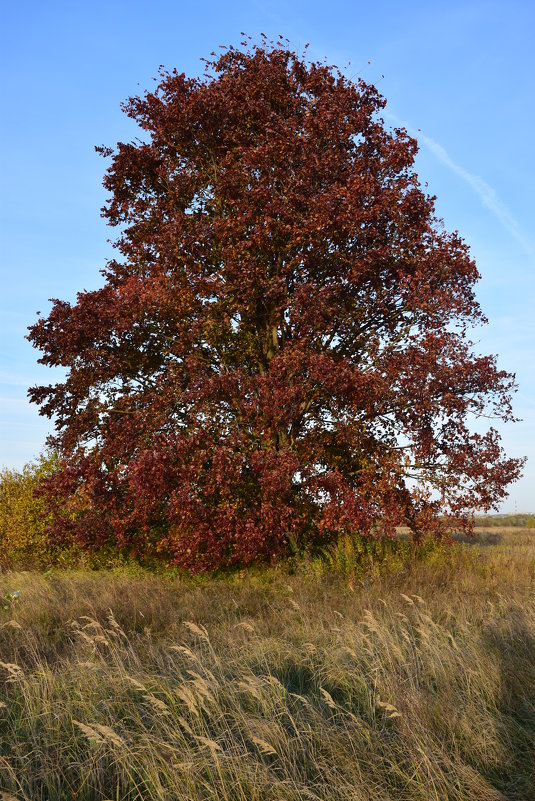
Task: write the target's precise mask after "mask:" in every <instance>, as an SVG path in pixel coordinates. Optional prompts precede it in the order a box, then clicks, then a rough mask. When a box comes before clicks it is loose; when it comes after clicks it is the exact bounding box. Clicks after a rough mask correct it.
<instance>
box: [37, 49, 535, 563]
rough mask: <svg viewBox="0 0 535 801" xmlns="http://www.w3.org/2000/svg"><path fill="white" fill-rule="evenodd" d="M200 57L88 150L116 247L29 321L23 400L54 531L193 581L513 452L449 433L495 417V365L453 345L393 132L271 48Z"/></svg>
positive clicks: (477, 497)
mask: <svg viewBox="0 0 535 801" xmlns="http://www.w3.org/2000/svg"><path fill="white" fill-rule="evenodd" d="M213 55H214V54H213ZM206 67H207V68H206V72H205V75H204V76H203V77H202V78H188V77H186V76H185V75H184V74H179V73H178V72H176V71H173V72H171V73H167V72H163V73H161V76H160V83H159V85H158V86H157V88H156V89H155V91H154V92H147V93H146V94H145V95H144V96H143V97H135V98H132V99H130V100H129V101H128V102H127V103H126V104H125V105H124V110H125V111H126V113H127V114H128V116H129V117H131V118H132V119H133V120H135V121H136V122H137V123H138V124H139V126H140V128H141V129H142V131H143V136H142V138H141V139H137V140H135V141H134V142H131V143H128V144H124V143H119V144H118V146H117V148H116V150H114V151H112V150H108V149H107V148H100V150H101V152H103V154H104V155H107V156H112V160H111V165H110V167H109V169H108V171H107V174H106V177H105V179H104V185H105V187H106V189H107V190H108V191H109V193H110V197H109V200H108V203H107V206H106V207H105V209H104V210H103V213H104V216H105V217H106V218H107V219H108V221H109V224H110V225H112V226H118V227H119V231H120V233H119V235H118V239H117V241H116V248H117V250H118V253H119V254H120V256H119V257H118V258H117V259H116V260H112V261H110V262H109V263H108V264H107V266H106V269H105V270H104V271H103V275H104V277H105V283H104V286H102V288H101V289H98V290H96V291H93V292H83V293H80V294H79V295H78V298H77V302H76V304H75V305H71V304H69V303H67V302H64V301H60V300H55V301H54V305H53V307H52V310H51V312H50V314H49V316H48V318H47V319H40V320H39V321H38V322H37V323H36V324H35V325H33V326H32V327H31V328H30V334H29V339H30V341H31V342H32V343H33V344H34V345H35V346H36V347H37V348H39V349H41V351H42V352H43V355H42V357H41V359H40V361H41V362H42V363H44V364H47V365H54V366H55V365H59V366H62V367H64V368H66V378H65V380H64V381H63V382H61V383H57V384H55V385H51V386H44V387H43V386H41V387H34V388H32V389H31V390H30V396H31V399H32V400H33V401H34V402H36V403H38V404H40V406H41V413H43V414H46V415H49V416H54V417H55V421H56V436H55V438H54V440H53V444H54V445H55V446H56V447H57V448H58V449H59V451H60V453H61V455H62V460H63V461H62V469H61V470H60V471H59V472H57V473H56V474H55V475H54V476H53V477H52V478H51V479H49V485H48V487H47V492H48V494H49V498H50V504H51V506H52V507H53V508H54V509H55V511H56V514H55V523H54V530H55V532H56V535H57V536H58V538H61V537H74V538H75V539H77V540H78V541H80V542H83V543H86V544H88V545H90V546H94V547H99V546H100V545H102V544H103V543H109V542H114V543H116V544H117V545H118V546H120V547H127V548H133V549H135V550H137V551H138V552H141V553H146V552H154V551H161V552H162V553H163V554H164V555H165V556H166V557H167V558H168V559H169V560H170V561H171V562H173V563H175V564H179V565H183V566H185V567H188V568H192V569H196V570H203V569H208V568H213V567H217V566H224V565H230V564H233V563H248V562H250V561H252V560H254V559H257V558H270V557H272V556H274V555H276V554H279V553H281V552H283V551H284V550H285V549H287V548H288V546H289V544H292V543H293V544H300V543H301V544H306V543H309V542H328V541H329V540H330V539H332V538H334V537H336V536H337V535H338V534H339V533H340V532H345V531H359V532H362V533H363V534H365V535H369V534H372V535H374V536H388V535H389V534H391V533H392V532H393V530H394V528H395V526H397V525H399V524H405V525H409V526H410V527H411V529H412V530H413V531H414V532H415V534H416V535H417V536H419V535H420V534H421V533H422V532H423V531H428V530H436V531H438V530H439V529H440V528H441V527H443V526H444V525H445V524H446V523H447V522H448V521H449V522H450V523H451V522H454V523H455V524H458V523H459V522H463V521H465V520H466V519H467V515H469V514H470V512H471V510H473V509H475V508H479V509H489V508H492V507H494V506H495V505H496V503H497V502H498V501H500V499H501V498H503V496H504V494H505V487H506V485H507V484H508V483H509V482H511V481H512V480H514V479H515V478H517V477H518V475H519V470H520V467H521V461H520V460H514V459H507V458H506V457H505V456H504V454H503V452H502V449H501V447H500V440H499V436H498V434H497V432H496V431H495V430H493V429H492V428H491V429H490V430H489V431H488V432H487V433H472V432H471V428H470V424H471V422H472V421H473V420H475V419H477V418H479V417H482V416H484V415H488V414H490V415H491V416H492V415H494V416H496V417H498V418H501V419H509V418H511V407H510V394H511V390H512V389H513V377H512V376H511V375H510V374H508V373H505V372H503V371H500V370H498V369H497V366H496V361H495V358H494V357H491V356H478V355H475V354H474V352H473V343H472V342H470V340H469V331H470V328H471V327H472V326H473V325H474V324H476V323H480V322H484V318H483V316H482V313H481V311H480V308H479V306H478V303H477V301H476V299H475V297H474V292H473V286H474V283H475V281H476V280H477V278H478V272H477V270H476V266H475V264H474V262H473V261H472V260H471V259H470V256H469V253H468V248H467V246H466V244H465V243H464V242H463V241H462V240H461V239H460V238H459V236H458V235H457V234H456V233H454V234H449V233H446V232H444V230H443V229H442V226H441V224H440V222H439V221H438V220H437V219H436V218H435V216H434V207H433V198H431V197H429V196H427V195H426V194H425V193H424V192H423V191H422V189H421V188H420V185H419V183H418V179H417V176H416V175H415V173H414V171H413V161H414V156H415V153H416V151H417V143H416V141H415V140H414V139H412V138H411V137H410V136H408V135H407V133H406V131H404V130H402V129H394V130H392V131H390V130H387V128H386V127H385V125H384V122H383V120H382V119H381V118H380V116H379V114H380V110H381V109H382V108H383V106H384V100H383V99H382V97H381V96H380V95H379V94H378V92H377V91H376V89H375V88H374V87H373V86H371V85H369V84H366V83H364V82H362V81H359V82H358V83H354V82H352V81H350V80H348V79H346V78H345V77H344V76H343V75H342V74H340V72H339V71H338V70H337V69H336V68H330V67H327V66H325V65H324V64H317V63H309V62H307V61H306V60H305V59H304V58H301V57H299V56H298V55H296V53H294V52H291V51H290V50H288V49H287V48H286V46H283V44H282V43H281V42H279V43H277V44H276V45H271V44H268V43H267V42H264V43H263V44H262V45H258V46H255V45H253V46H251V47H249V49H247V46H245V48H244V49H243V50H240V49H235V48H232V47H231V48H229V49H225V50H224V51H223V54H222V55H221V56H219V57H215V55H214V58H213V60H212V61H209V62H207V64H206Z"/></svg>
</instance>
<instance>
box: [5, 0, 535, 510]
mask: <svg viewBox="0 0 535 801" xmlns="http://www.w3.org/2000/svg"><path fill="white" fill-rule="evenodd" d="M2 18H3V36H2V40H3V41H2V48H1V55H0V64H1V67H0V69H1V82H0V83H1V89H0V92H1V108H2V117H3V120H2V125H1V129H0V159H1V166H0V169H1V173H0V174H1V176H2V192H1V196H0V228H1V231H0V278H1V285H2V290H3V291H2V295H1V296H0V466H1V465H7V466H10V467H21V466H22V465H23V464H24V463H25V462H27V461H28V460H30V459H31V458H33V457H35V456H36V455H37V454H38V453H39V452H40V450H41V448H42V446H43V444H44V440H45V437H46V434H47V432H48V430H49V427H50V423H49V421H48V420H46V419H45V418H40V417H39V416H38V414H37V410H36V409H35V408H34V407H32V406H30V405H29V404H28V402H27V400H26V390H27V388H28V386H29V385H31V384H35V383H50V382H52V381H54V376H53V374H52V373H50V371H49V370H47V369H45V368H43V367H40V366H39V365H37V363H36V360H37V357H38V354H37V352H35V351H33V349H32V348H31V347H30V345H29V344H28V343H27V342H26V341H25V340H24V336H25V334H26V327H27V326H28V325H30V324H31V323H33V322H34V320H35V313H36V311H37V310H40V311H41V312H42V313H44V314H46V313H47V312H48V310H49V308H50V304H49V302H48V298H50V297H59V298H63V299H68V300H73V299H74V297H75V294H76V292H77V291H78V290H82V289H93V288H95V287H96V286H98V285H99V284H100V283H101V277H100V275H99V269H100V268H101V267H103V266H104V262H105V259H106V258H107V257H109V256H110V252H111V249H110V246H109V244H107V239H108V237H110V236H113V231H111V232H110V231H109V230H108V229H107V228H106V225H105V223H104V221H103V220H102V219H101V218H100V213H99V209H100V207H101V206H102V205H103V202H104V199H105V193H104V190H103V188H102V186H101V180H102V175H103V172H104V168H105V162H104V161H103V160H102V159H101V158H100V157H98V156H97V154H96V153H95V152H94V145H96V144H101V143H104V144H108V145H114V144H115V142H116V141H117V140H120V139H122V140H125V139H126V140H128V139H130V138H132V137H133V136H134V135H135V129H134V128H133V126H132V124H131V123H130V122H129V121H128V120H127V118H126V117H125V116H124V115H123V114H122V112H121V110H120V102H121V101H122V100H124V99H126V98H127V97H128V96H129V95H133V94H138V93H139V92H142V91H143V90H144V89H145V88H149V87H151V86H152V85H153V83H152V78H153V77H154V76H155V75H156V74H157V71H158V66H159V65H160V64H163V65H165V66H166V67H168V68H172V67H177V68H178V69H179V70H181V71H185V72H186V73H188V74H199V73H200V72H201V71H202V65H201V63H200V60H199V59H200V58H201V57H203V56H208V55H209V53H210V51H211V50H214V49H216V48H217V46H218V45H219V44H230V43H235V44H237V43H239V41H240V40H241V38H242V37H241V35H240V32H241V31H245V32H247V33H248V34H250V35H251V36H253V37H254V38H255V39H256V38H258V37H259V35H260V33H261V32H264V33H265V34H267V35H268V36H269V37H273V38H276V37H277V35H278V34H282V35H284V36H287V37H288V38H289V39H290V43H291V45H292V46H293V47H294V48H295V49H298V50H299V49H302V48H303V46H304V45H305V43H307V42H309V43H310V47H309V51H308V52H309V55H310V56H311V57H312V58H318V59H323V58H324V57H326V58H327V60H328V62H330V63H334V64H337V65H338V66H339V67H340V68H342V69H343V70H344V72H345V73H346V74H347V75H348V76H352V77H354V78H356V77H358V76H361V77H363V78H364V79H366V80H368V81H370V82H372V83H374V84H375V85H376V86H377V87H378V88H379V90H380V91H381V93H382V94H383V95H384V96H385V97H386V99H387V101H388V105H387V109H386V112H385V120H386V122H387V123H391V124H394V125H397V124H399V122H402V123H403V124H404V125H406V126H407V127H408V128H409V129H410V130H411V132H416V136H417V137H418V139H419V141H420V144H421V148H420V153H419V155H418V160H417V170H418V173H419V175H420V178H421V180H422V182H424V181H427V182H428V185H429V186H428V188H429V191H430V192H431V193H432V194H435V195H437V211H438V213H439V214H440V215H441V216H442V217H443V218H444V222H445V225H446V228H448V229H449V230H453V229H457V230H459V231H460V233H461V234H462V236H463V237H464V239H465V240H466V241H467V242H468V243H469V245H470V247H471V251H472V254H473V256H474V257H475V259H476V261H477V264H478V266H479V269H480V272H481V273H482V276H483V277H482V280H481V282H480V284H479V286H478V290H477V292H478V297H479V299H480V301H481V304H482V306H483V309H484V311H485V312H486V314H487V317H488V318H489V325H488V326H487V327H486V329H483V330H481V331H480V332H478V339H479V342H480V344H479V346H478V347H479V349H480V350H481V351H482V352H486V353H498V354H499V357H500V360H499V363H500V365H501V366H503V367H504V368H506V369H508V370H511V371H514V372H516V374H517V380H518V383H519V392H518V394H517V396H516V401H515V411H516V413H517V415H518V416H519V417H521V418H522V419H523V422H521V423H517V424H516V425H508V426H505V427H504V428H503V440H504V445H505V447H506V450H507V451H508V452H509V453H510V454H511V455H527V456H528V459H529V461H528V464H527V466H526V469H525V475H524V478H523V479H522V480H521V481H519V482H518V483H517V484H515V485H513V486H512V488H511V494H510V498H509V500H508V501H507V502H506V503H505V504H504V507H503V510H504V511H514V510H515V508H516V509H518V511H532V512H535V497H534V496H533V489H534V488H535V374H534V367H533V366H534V364H535V334H534V326H533V313H532V312H533V310H534V309H535V233H534V232H533V188H534V187H535V159H534V157H533V147H534V135H533V131H534V129H535V105H534V97H535V95H534V93H533V80H534V78H535V69H534V67H535V55H534V48H533V33H534V25H535V5H533V4H532V3H531V2H527V1H526V2H514V0H513V2H507V3H506V2H470V1H468V2H461V1H459V0H453V1H452V2H432V3H431V2H425V3H424V2H411V1H410V0H407V2H403V3H400V2H394V1H393V0H383V1H382V2H381V0H378V1H377V2H375V3H373V4H372V3H370V2H369V1H368V2H361V0H356V1H354V2H349V1H348V2H341V0H334V2H333V1H332V0H331V2H330V3H327V4H325V3H319V2H315V1H312V2H311V0H308V1H307V2H303V1H301V0H299V1H298V2H291V0H286V2H281V0H276V1H275V2H267V0H251V1H250V2H245V1H244V2H230V3H227V4H222V3H219V2H214V0H205V2H203V3H202V4H193V3H183V2H170V1H168V2H163V1H162V0H152V2H150V3H149V2H124V0H108V2H106V3H104V2H101V1H100V0H95V1H94V2H91V3H87V2H80V3H72V2H54V0H51V1H50V2H46V3H43V2H33V1H32V0H29V1H28V2H25V3H23V4H17V5H16V4H14V3H9V4H8V3H7V2H5V3H4V5H3V13H2ZM368 62H370V63H368ZM49 373H50V374H49Z"/></svg>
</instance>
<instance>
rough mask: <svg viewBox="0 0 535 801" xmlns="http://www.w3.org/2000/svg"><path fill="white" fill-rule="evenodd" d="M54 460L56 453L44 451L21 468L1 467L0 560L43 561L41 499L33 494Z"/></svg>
mask: <svg viewBox="0 0 535 801" xmlns="http://www.w3.org/2000/svg"><path fill="white" fill-rule="evenodd" d="M56 464H57V457H56V456H55V454H45V455H42V456H40V457H39V459H38V460H37V461H36V462H31V463H29V464H27V465H25V466H24V467H23V469H22V470H20V471H19V470H10V469H9V468H3V469H2V470H0V563H1V564H4V565H5V564H13V563H16V564H21V563H25V562H31V563H34V564H39V563H42V562H43V561H46V558H47V554H48V551H49V543H48V540H47V537H46V534H45V529H46V526H47V523H48V519H47V518H46V517H44V516H43V513H44V508H45V507H44V501H43V499H42V498H37V497H35V494H34V491H35V489H36V487H37V484H38V483H39V481H40V479H42V478H43V477H44V476H46V475H49V474H50V473H51V472H52V471H53V470H54V469H55V466H56Z"/></svg>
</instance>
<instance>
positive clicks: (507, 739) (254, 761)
mask: <svg viewBox="0 0 535 801" xmlns="http://www.w3.org/2000/svg"><path fill="white" fill-rule="evenodd" d="M491 535H492V536H491ZM491 535H488V536H487V535H485V533H482V534H481V535H480V537H481V543H480V544H475V545H469V544H464V543H461V544H459V545H455V546H453V547H452V548H440V547H435V548H429V549H427V550H425V549H424V550H423V551H418V552H411V546H409V545H407V546H406V547H405V548H398V549H396V548H392V549H391V550H388V549H386V550H384V551H383V552H379V550H378V549H376V550H375V551H374V550H373V549H372V550H370V549H367V548H365V547H364V546H358V545H355V544H354V543H352V542H350V541H346V542H344V543H341V544H340V545H339V547H338V548H337V549H335V550H333V551H331V553H330V554H328V555H327V556H326V558H324V559H323V560H321V561H320V560H312V559H311V560H309V561H308V562H301V563H298V564H296V565H294V566H293V571H292V572H291V573H290V572H289V571H288V570H287V569H286V568H283V567H279V568H276V569H271V570H264V571H259V572H257V573H254V572H247V573H245V574H243V575H240V574H235V575H234V576H232V577H227V578H226V579H225V580H221V579H220V580H218V579H205V580H202V581H201V580H197V581H195V582H193V581H186V580H184V579H180V578H177V577H171V576H156V575H150V574H148V573H143V572H141V571H139V572H137V573H136V572H130V573H129V572H126V571H124V570H123V571H120V572H119V571H116V572H96V573H90V572H86V573H82V572H77V573H76V572H73V573H67V572H64V573H60V572H57V573H49V574H47V575H43V574H37V573H6V574H3V575H1V576H0V591H1V593H2V595H3V597H4V598H5V601H4V604H3V606H4V607H6V608H4V609H3V610H1V619H0V680H1V683H2V684H1V693H0V790H2V791H3V792H4V793H6V794H8V793H9V794H10V795H11V796H15V797H16V798H18V799H25V801H70V799H77V800H78V801H89V800H90V799H91V801H97V800H98V801H104V799H116V801H133V799H140V800H141V799H143V801H149V799H150V800H152V799H161V801H173V799H177V800H178V799H180V800H181V801H185V800H186V799H187V800H188V801H201V799H202V801H208V800H210V801H211V800H212V799H214V800H215V799H217V800H218V801H223V800H224V801H246V799H247V801H249V800H250V799H251V800H253V801H268V799H269V800H270V801H271V800H273V801H297V800H298V799H299V801H304V800H305V799H311V800H312V801H314V799H316V800H317V799H329V801H331V800H332V801H346V800H347V801H359V800H360V799H362V801H364V800H366V801H368V800H369V801H387V799H396V800H398V799H406V801H409V799H410V800H411V801H412V800H413V799H415V800H417V799H421V800H422V801H424V799H425V801H428V800H429V799H434V800H435V801H439V800H440V801H442V800H443V799H459V800H460V799H466V801H468V800H470V801H473V800H474V799H475V800H476V801H486V800H487V799H488V801H491V799H492V801H497V800H498V799H511V800H512V799H526V800H527V799H533V798H535V598H534V594H533V588H534V578H535V536H534V535H533V534H530V533H528V532H522V531H518V530H517V531H515V532H513V533H510V532H509V533H508V532H503V531H498V532H497V531H496V530H493V531H492V532H491ZM16 592H20V596H19V597H18V598H17V597H15V593H16ZM0 798H1V794H0Z"/></svg>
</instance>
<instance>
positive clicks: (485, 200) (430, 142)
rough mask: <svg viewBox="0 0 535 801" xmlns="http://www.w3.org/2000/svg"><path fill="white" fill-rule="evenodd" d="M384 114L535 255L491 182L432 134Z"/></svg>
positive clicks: (530, 244)
mask: <svg viewBox="0 0 535 801" xmlns="http://www.w3.org/2000/svg"><path fill="white" fill-rule="evenodd" d="M384 116H385V117H387V118H388V119H390V120H392V122H394V123H395V124H396V125H400V126H402V127H403V128H405V129H406V130H407V131H408V132H409V133H410V135H411V136H414V137H415V139H417V140H418V142H419V143H421V144H423V145H425V147H427V148H428V150H430V151H431V153H433V155H434V156H436V158H437V159H438V160H439V161H441V162H442V164H444V165H445V166H446V167H448V168H449V169H450V170H451V171H452V172H454V173H455V174H456V175H458V176H459V178H461V179H462V180H463V181H464V182H465V183H467V184H468V185H469V186H470V187H471V188H472V189H473V190H474V192H475V193H476V195H478V197H479V199H480V200H481V202H482V204H483V205H484V206H485V208H487V209H488V210H489V211H491V212H492V214H494V216H495V217H496V218H497V219H498V220H499V222H500V223H501V224H502V226H503V227H504V228H505V230H506V231H508V232H509V233H510V234H511V236H512V237H513V238H514V239H516V241H517V242H518V244H519V245H520V246H521V247H522V249H523V250H524V251H525V252H526V253H527V254H528V255H529V256H533V255H535V248H534V246H533V244H532V243H531V242H530V241H529V239H528V238H527V237H526V236H525V235H524V233H523V231H522V228H521V226H520V224H519V223H518V221H517V220H515V218H514V217H513V215H512V214H511V212H510V211H509V209H508V208H507V206H506V205H505V203H503V202H502V201H501V200H500V198H499V197H498V195H497V193H496V190H495V189H493V188H492V186H490V184H488V183H487V182H486V181H484V180H483V178H480V177H479V175H474V174H473V173H471V172H468V170H465V169H464V167H461V165H460V164H457V162H456V161H454V160H453V159H452V158H451V156H450V155H449V153H448V152H447V150H445V148H443V147H442V145H440V144H439V143H438V142H436V141H435V140H434V139H432V138H431V137H430V136H426V135H425V134H423V133H421V131H415V130H414V128H412V126H410V125H407V124H406V123H404V122H403V121H402V120H400V119H399V118H398V117H397V116H396V115H395V114H392V113H391V112H387V111H385V112H384Z"/></svg>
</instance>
